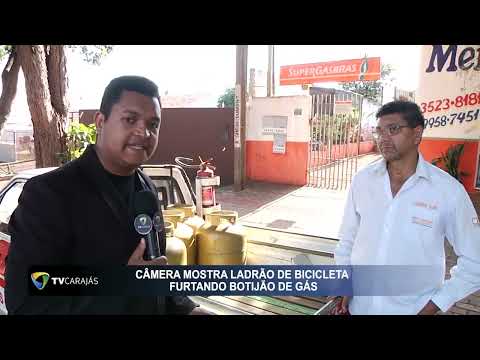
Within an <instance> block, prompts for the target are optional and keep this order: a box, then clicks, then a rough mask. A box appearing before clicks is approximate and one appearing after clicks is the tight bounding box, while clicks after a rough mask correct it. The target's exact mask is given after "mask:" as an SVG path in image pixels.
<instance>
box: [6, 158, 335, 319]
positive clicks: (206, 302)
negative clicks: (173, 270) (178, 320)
mask: <svg viewBox="0 0 480 360" xmlns="http://www.w3.org/2000/svg"><path fill="white" fill-rule="evenodd" d="M53 169H55V168H42V169H33V170H28V171H24V172H21V173H19V174H17V175H16V176H14V177H13V178H12V179H11V180H10V181H9V183H8V184H7V185H6V186H5V187H4V188H3V189H2V190H1V191H0V314H6V313H7V309H6V306H5V293H4V288H5V278H4V274H5V264H6V256H7V254H8V248H9V244H10V236H9V233H8V221H9V219H10V216H11V214H12V213H13V211H14V210H15V208H16V206H17V205H18V198H19V196H20V194H21V192H22V189H23V186H24V185H25V183H26V182H27V181H28V180H29V179H30V178H32V177H34V176H37V175H40V174H43V173H45V172H48V171H52V170H53ZM142 169H143V171H144V172H145V173H146V174H147V175H148V176H149V177H150V178H151V179H152V180H153V182H154V183H155V185H156V186H157V190H158V196H159V199H160V203H161V205H162V207H163V208H164V209H165V208H166V207H167V206H168V205H170V204H178V203H183V204H190V205H193V204H196V196H195V192H194V190H193V187H192V186H191V183H190V180H189V179H188V177H187V175H186V173H185V170H184V169H183V168H182V167H180V166H177V165H170V164H166V165H145V166H143V167H142ZM231 210H234V209H231ZM239 221H240V223H241V219H240V220H239ZM246 229H247V239H248V240H247V241H248V243H247V249H248V250H247V251H248V260H247V263H248V264H262V265H286V264H302V265H306V264H327V265H328V264H333V249H334V247H335V244H336V240H333V239H327V238H320V237H314V236H305V235H301V234H292V233H288V232H284V231H280V230H275V229H266V228H254V227H249V226H247V227H246ZM192 298H193V299H194V300H195V301H196V302H198V303H200V304H201V305H202V306H204V307H205V308H207V309H209V310H210V311H212V312H214V313H217V314H237V315H250V314H254V315H274V314H280V315H313V314H315V313H317V312H318V310H319V309H320V308H322V307H323V306H324V305H325V303H326V298H324V297H321V298H309V297H265V296H262V297H260V296H236V297H228V296H226V297H224V296H222V297H220V296H210V297H197V296H194V297H192Z"/></svg>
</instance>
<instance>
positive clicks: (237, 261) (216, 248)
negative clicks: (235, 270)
mask: <svg viewBox="0 0 480 360" xmlns="http://www.w3.org/2000/svg"><path fill="white" fill-rule="evenodd" d="M197 242H198V244H197V249H198V257H197V261H198V264H200V265H245V264H246V263H247V237H246V231H245V228H244V227H243V226H241V225H238V224H235V225H232V224H231V223H230V222H228V221H227V220H225V219H223V220H222V221H221V222H220V224H219V225H214V224H211V223H210V222H206V223H205V224H204V225H203V226H202V227H201V228H200V229H199V230H198V233H197Z"/></svg>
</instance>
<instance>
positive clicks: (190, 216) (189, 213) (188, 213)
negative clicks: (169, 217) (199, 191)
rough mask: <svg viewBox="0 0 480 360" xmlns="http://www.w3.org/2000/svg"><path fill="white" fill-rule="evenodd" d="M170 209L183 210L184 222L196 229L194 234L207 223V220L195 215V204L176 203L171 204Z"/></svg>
mask: <svg viewBox="0 0 480 360" xmlns="http://www.w3.org/2000/svg"><path fill="white" fill-rule="evenodd" d="M168 209H171V210H180V211H182V212H183V214H184V219H183V223H184V224H186V225H188V226H190V227H191V228H192V229H193V230H194V234H196V233H197V230H198V229H199V228H200V227H201V226H202V225H203V224H205V220H203V219H202V218H201V217H200V216H197V215H195V213H196V208H195V205H187V204H174V205H169V206H168Z"/></svg>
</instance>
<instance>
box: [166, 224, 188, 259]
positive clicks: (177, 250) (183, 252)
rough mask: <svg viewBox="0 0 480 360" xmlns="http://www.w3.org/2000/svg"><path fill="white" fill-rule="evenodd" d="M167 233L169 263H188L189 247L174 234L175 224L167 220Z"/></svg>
mask: <svg viewBox="0 0 480 360" xmlns="http://www.w3.org/2000/svg"><path fill="white" fill-rule="evenodd" d="M180 224H181V223H180ZM165 234H166V237H167V238H166V240H167V246H166V255H167V260H168V264H169V265H187V247H186V246H185V243H184V242H183V241H182V240H181V239H179V238H177V237H175V236H174V226H173V223H172V222H170V221H165Z"/></svg>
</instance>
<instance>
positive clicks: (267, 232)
mask: <svg viewBox="0 0 480 360" xmlns="http://www.w3.org/2000/svg"><path fill="white" fill-rule="evenodd" d="M245 227H246V229H247V234H248V244H247V250H248V260H247V264H249V265H333V264H334V260H333V250H334V248H335V245H336V244H337V240H335V239H329V238H322V237H316V236H309V235H302V234H295V233H290V232H286V231H280V230H276V229H269V228H256V227H251V226H245ZM191 298H192V299H193V300H194V301H196V302H197V303H198V304H200V305H202V306H203V307H205V308H206V309H208V310H209V311H212V312H214V313H216V314H219V315H314V314H315V313H316V312H317V311H318V310H319V309H320V308H322V307H323V306H324V305H325V304H326V303H327V298H326V297H325V296H321V297H303V296H301V297H298V296H271V297H270V296H209V297H201V296H192V297H191Z"/></svg>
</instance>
